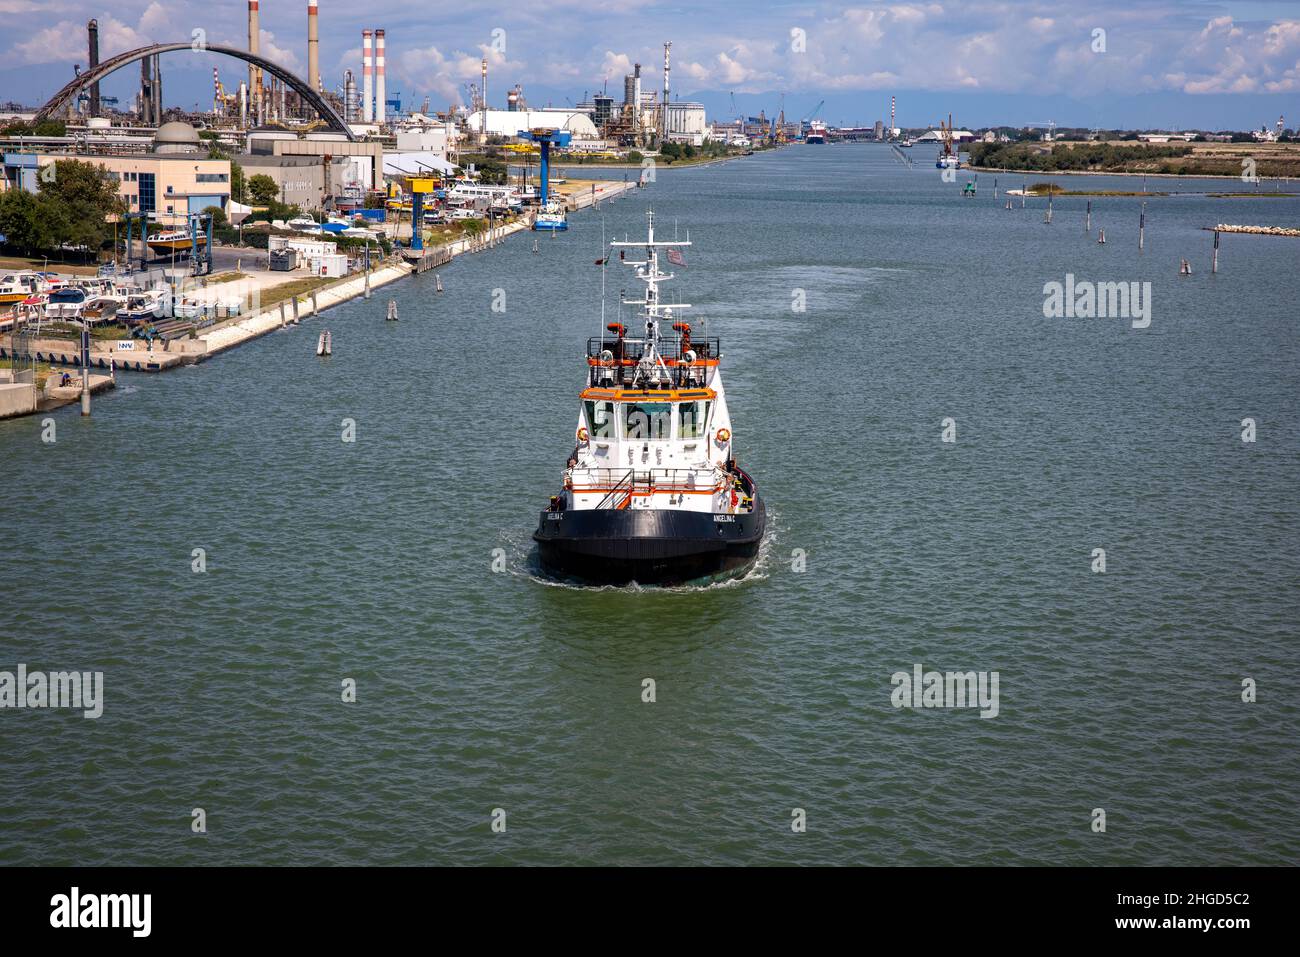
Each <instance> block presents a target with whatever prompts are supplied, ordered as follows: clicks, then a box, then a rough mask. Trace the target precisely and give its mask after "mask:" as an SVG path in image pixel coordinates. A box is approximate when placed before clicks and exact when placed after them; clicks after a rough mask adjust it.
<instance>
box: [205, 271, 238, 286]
mask: <svg viewBox="0 0 1300 957" xmlns="http://www.w3.org/2000/svg"><path fill="white" fill-rule="evenodd" d="M247 278H248V273H246V272H233V271H232V272H223V273H217V275H215V276H208V277H207V280H208V283H207V284H208V285H209V286H219V285H221V284H222V283H223V282H237V281H238V280H240V279H247Z"/></svg>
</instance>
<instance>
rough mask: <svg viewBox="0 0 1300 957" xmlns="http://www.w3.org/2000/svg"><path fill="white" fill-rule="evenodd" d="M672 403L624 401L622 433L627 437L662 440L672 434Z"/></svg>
mask: <svg viewBox="0 0 1300 957" xmlns="http://www.w3.org/2000/svg"><path fill="white" fill-rule="evenodd" d="M672 409H673V407H672V403H670V402H627V403H624V412H623V416H624V418H623V427H624V432H623V434H624V435H625V436H626V437H627V438H629V439H653V440H664V439H668V438H671V436H672V424H673V415H672Z"/></svg>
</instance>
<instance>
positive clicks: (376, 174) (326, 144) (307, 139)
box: [248, 127, 384, 189]
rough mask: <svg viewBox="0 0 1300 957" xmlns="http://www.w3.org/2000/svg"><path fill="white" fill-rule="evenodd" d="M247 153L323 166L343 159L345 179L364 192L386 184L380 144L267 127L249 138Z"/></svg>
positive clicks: (334, 135) (339, 135)
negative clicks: (328, 160)
mask: <svg viewBox="0 0 1300 957" xmlns="http://www.w3.org/2000/svg"><path fill="white" fill-rule="evenodd" d="M248 153H250V154H252V155H254V156H307V157H315V158H316V162H317V163H320V162H321V161H322V160H323V159H324V158H325V157H335V158H337V157H343V158H345V159H346V160H347V162H348V165H349V166H350V171H349V172H348V173H347V174H345V177H344V179H345V180H346V181H347V182H349V183H355V184H357V185H358V186H359V187H360V188H361V189H376V188H378V187H380V186H382V185H383V182H384V145H383V143H381V142H379V141H378V140H349V139H348V138H347V137H346V136H343V135H342V134H340V133H324V132H313V133H305V134H301V135H300V134H298V133H295V132H294V131H292V130H287V129H283V128H280V127H264V128H261V129H257V130H252V131H251V132H250V133H249V134H248Z"/></svg>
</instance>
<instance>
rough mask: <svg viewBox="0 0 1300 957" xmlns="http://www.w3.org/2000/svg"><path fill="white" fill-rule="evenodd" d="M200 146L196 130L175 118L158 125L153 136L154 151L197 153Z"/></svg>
mask: <svg viewBox="0 0 1300 957" xmlns="http://www.w3.org/2000/svg"><path fill="white" fill-rule="evenodd" d="M202 146H203V141H202V140H200V139H199V134H198V131H197V130H195V129H194V127H192V126H190V124H188V123H181V122H178V121H176V120H173V121H172V122H170V123H164V124H163V125H162V126H160V127H158V132H157V133H155V134H154V137H153V148H154V152H156V153H197V152H198V151H199V150H200V149H201V148H202Z"/></svg>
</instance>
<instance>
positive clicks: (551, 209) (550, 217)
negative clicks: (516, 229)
mask: <svg viewBox="0 0 1300 957" xmlns="http://www.w3.org/2000/svg"><path fill="white" fill-rule="evenodd" d="M568 228H569V219H568V216H567V215H566V214H565V212H564V206H563V204H561V203H557V202H556V201H555V200H553V199H552V200H547V202H546V205H545V206H543V207H542V208H541V209H539V210H538V211H537V219H535V220H534V221H533V229H535V230H550V231H551V232H559V231H561V230H565V229H568Z"/></svg>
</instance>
